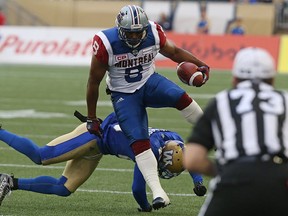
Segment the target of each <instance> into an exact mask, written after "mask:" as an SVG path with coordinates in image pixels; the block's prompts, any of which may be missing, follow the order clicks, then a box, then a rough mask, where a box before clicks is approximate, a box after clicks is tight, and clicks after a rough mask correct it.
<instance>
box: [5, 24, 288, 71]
mask: <svg viewBox="0 0 288 216" xmlns="http://www.w3.org/2000/svg"><path fill="white" fill-rule="evenodd" d="M100 30H101V28H98V29H94V28H62V27H19V26H18V27H17V26H15V27H9V26H4V27H1V29H0V64H45V65H79V66H89V64H90V58H91V54H92V53H91V51H92V49H91V41H92V38H93V36H94V34H95V33H96V32H98V31H100ZM167 36H168V38H170V39H171V40H173V41H174V42H175V43H176V44H177V45H178V46H180V47H182V48H184V49H187V50H189V51H191V52H192V53H194V54H195V55H196V56H198V57H199V58H201V59H203V60H204V61H205V62H207V63H208V64H209V65H210V66H211V68H213V69H226V70H230V69H231V68H232V61H233V58H234V56H235V53H236V52H237V51H238V50H240V49H242V48H244V47H247V46H258V47H262V48H264V49H266V50H268V51H269V52H270V53H271V55H272V56H273V57H274V59H275V62H276V63H277V65H278V71H279V72H282V73H288V61H287V59H288V36H282V37H280V36H233V35H224V36H220V35H194V34H178V33H177V34H176V33H172V32H168V33H167ZM156 64H157V66H159V67H174V68H175V67H176V63H174V62H172V61H171V60H168V59H167V58H165V57H164V56H161V55H159V56H157V59H156Z"/></svg>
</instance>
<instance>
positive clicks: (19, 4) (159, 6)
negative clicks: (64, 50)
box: [0, 0, 288, 35]
mask: <svg viewBox="0 0 288 216" xmlns="http://www.w3.org/2000/svg"><path fill="white" fill-rule="evenodd" d="M126 4H135V5H139V6H142V7H143V8H144V10H145V11H146V12H147V14H148V16H149V18H150V19H151V20H154V21H160V20H161V21H164V22H169V23H170V25H169V27H170V28H169V27H168V28H169V30H170V29H171V30H173V31H175V32H179V33H183V32H184V33H196V32H197V27H196V25H195V23H198V22H199V21H200V19H201V16H200V13H201V11H202V10H206V18H207V19H208V20H210V22H211V23H210V24H211V25H210V27H211V28H210V29H209V33H211V34H225V33H227V32H226V31H225V30H228V29H227V28H228V27H229V24H231V22H233V21H235V20H236V19H237V18H241V20H242V24H243V25H245V34H248V35H251V34H253V35H273V34H280V33H287V32H288V1H287V0H210V1H203V0H202V1H196V0H194V1H193V0H163V1H156V0H139V1H109V0H108V1H100V0H9V1H8V0H0V7H1V9H2V10H1V12H2V13H3V14H4V16H5V18H6V21H5V25H26V26H27V25H32V26H69V27H99V28H107V27H111V26H113V25H114V20H115V14H117V13H118V11H119V9H120V8H121V7H122V6H123V5H126ZM167 25H168V24H167ZM165 27H167V26H164V28H165Z"/></svg>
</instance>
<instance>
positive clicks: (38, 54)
mask: <svg viewBox="0 0 288 216" xmlns="http://www.w3.org/2000/svg"><path fill="white" fill-rule="evenodd" d="M97 31H99V29H90V28H89V29H86V28H83V29H82V28H59V27H57V28H55V27H6V26H5V27H1V28H0V63H8V64H10V63H11V64H46V65H49V64H52V65H89V64H90V59H91V54H92V48H91V43H92V38H93V36H94V35H95V33H96V32H97Z"/></svg>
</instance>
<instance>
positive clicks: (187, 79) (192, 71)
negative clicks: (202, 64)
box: [176, 62, 204, 87]
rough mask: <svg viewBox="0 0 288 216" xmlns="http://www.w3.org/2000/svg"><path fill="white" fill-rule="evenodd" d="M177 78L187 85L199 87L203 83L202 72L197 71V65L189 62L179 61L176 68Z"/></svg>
mask: <svg viewBox="0 0 288 216" xmlns="http://www.w3.org/2000/svg"><path fill="white" fill-rule="evenodd" d="M176 70H177V75H178V77H179V79H180V80H181V81H182V82H183V83H185V84H187V85H189V86H196V87H199V86H201V85H202V84H203V79H204V76H203V73H202V72H200V71H198V66H197V65H195V64H193V63H191V62H181V63H180V64H179V65H178V66H177V68H176Z"/></svg>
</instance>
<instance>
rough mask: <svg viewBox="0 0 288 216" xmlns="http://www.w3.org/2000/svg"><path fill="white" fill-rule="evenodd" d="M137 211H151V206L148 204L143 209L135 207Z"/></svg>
mask: <svg viewBox="0 0 288 216" xmlns="http://www.w3.org/2000/svg"><path fill="white" fill-rule="evenodd" d="M137 209H138V211H139V212H151V211H152V206H151V205H150V204H149V206H148V207H147V208H145V209H142V208H141V207H139V208H137Z"/></svg>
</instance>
